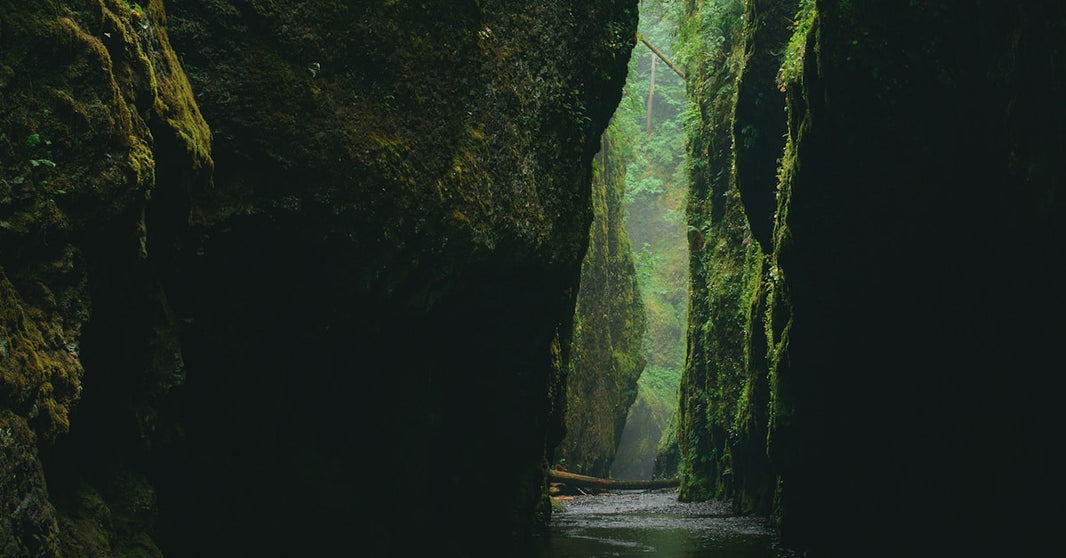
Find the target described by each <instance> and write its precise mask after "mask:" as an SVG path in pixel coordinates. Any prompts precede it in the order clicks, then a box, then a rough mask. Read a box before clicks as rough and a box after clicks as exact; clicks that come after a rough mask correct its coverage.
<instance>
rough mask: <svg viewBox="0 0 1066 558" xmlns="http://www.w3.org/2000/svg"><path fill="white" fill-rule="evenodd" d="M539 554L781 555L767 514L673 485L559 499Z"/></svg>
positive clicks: (567, 557)
mask: <svg viewBox="0 0 1066 558" xmlns="http://www.w3.org/2000/svg"><path fill="white" fill-rule="evenodd" d="M561 502H562V503H563V504H564V505H565V506H566V510H565V511H557V512H555V513H554V514H553V515H552V526H551V535H550V537H548V538H547V540H546V541H544V543H545V544H544V545H543V548H542V549H540V552H541V553H540V554H539V556H540V557H541V558H593V557H616V556H617V557H628V556H642V557H647V556H656V557H666V558H680V557H685V558H689V557H691V558H695V557H700V558H703V557H716V558H785V557H791V556H794V555H793V554H791V553H789V552H788V551H787V550H786V549H784V548H782V547H781V546H780V545H779V544H778V542H777V540H776V537H775V536H774V532H773V529H772V528H771V526H770V524H769V522H768V521H767V519H765V518H760V517H750V516H737V515H734V514H733V513H731V511H730V509H729V505H728V504H726V503H724V502H715V501H712V502H693V503H681V502H678V501H677V489H676V488H668V489H661V490H651V491H636V490H634V491H618V492H614V493H611V494H597V495H586V496H575V497H574V499H573V500H562V501H561Z"/></svg>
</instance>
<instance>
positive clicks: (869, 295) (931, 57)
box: [678, 1, 1066, 556]
mask: <svg viewBox="0 0 1066 558" xmlns="http://www.w3.org/2000/svg"><path fill="white" fill-rule="evenodd" d="M746 4H747V8H746V9H747V12H746V13H747V17H746V18H745V25H746V30H745V31H744V33H745V36H744V39H743V41H744V44H746V45H747V47H746V50H745V51H744V54H743V56H742V57H741V56H736V55H735V54H734V53H735V52H736V51H735V50H732V49H731V47H729V46H726V47H724V48H722V49H721V50H720V51H719V52H720V53H721V54H720V57H718V58H712V59H711V60H712V61H713V62H714V63H715V65H712V66H711V67H712V68H717V70H715V71H716V72H719V73H720V72H722V71H724V70H725V69H726V68H732V67H734V62H736V67H738V68H740V69H739V70H738V72H739V76H740V77H739V82H736V83H737V85H736V91H737V93H736V94H737V97H736V98H735V99H728V97H729V95H731V92H730V90H729V88H730V87H731V85H730V83H731V82H729V81H728V74H726V78H725V81H724V82H719V83H720V85H714V83H715V82H714V81H713V79H711V80H708V79H706V77H703V79H701V80H697V81H696V82H695V84H697V85H701V86H705V85H706V84H711V85H712V87H710V88H709V89H705V90H701V89H695V91H696V96H695V100H696V101H697V102H699V103H700V105H699V106H701V107H708V108H709V109H710V110H706V111H705V112H704V114H703V115H702V117H701V119H700V122H701V126H702V127H700V128H699V129H698V131H699V132H700V133H699V134H696V135H694V138H695V139H694V141H693V144H692V145H694V146H695V147H697V148H698V149H703V150H705V151H702V152H701V151H698V150H697V151H694V155H695V156H697V159H696V160H694V161H693V165H694V170H695V172H694V173H693V176H694V189H693V194H694V196H693V202H695V203H697V204H699V203H700V201H701V200H703V199H708V200H718V199H721V201H722V202H727V201H728V200H739V202H742V205H741V206H740V207H741V209H740V210H741V211H742V212H743V213H744V214H745V217H746V221H747V222H748V223H750V224H751V226H750V230H751V232H752V236H753V237H754V239H755V240H757V241H758V243H759V244H760V245H761V247H762V252H764V253H766V254H767V256H765V257H760V256H758V254H757V253H754V254H752V256H751V257H752V258H753V259H748V260H742V259H741V258H738V257H736V256H733V257H730V256H729V254H730V253H733V254H736V253H737V252H731V251H730V250H731V249H732V250H735V248H731V247H736V246H743V245H744V242H745V240H744V236H743V234H742V233H744V232H746V230H747V229H746V228H745V227H744V226H743V225H744V223H742V222H741V221H740V218H739V217H737V218H736V219H737V221H735V223H736V225H735V227H734V229H733V230H737V231H740V232H739V233H738V235H737V236H736V237H735V238H734V239H733V240H731V239H730V237H729V235H728V234H727V231H728V230H729V229H724V230H723V229H722V228H721V227H719V228H713V229H710V230H711V231H712V233H713V234H712V235H708V234H707V233H706V232H705V231H703V230H702V229H701V226H700V225H701V223H702V221H695V222H690V226H691V227H693V228H691V229H690V240H691V241H692V242H693V248H694V249H693V254H694V256H693V268H692V269H693V278H694V282H693V299H692V300H693V303H692V316H693V321H692V322H691V323H690V330H691V332H695V334H694V333H691V332H690V337H689V345H690V349H689V360H688V364H687V367H686V376H685V379H684V382H683V386H682V390H683V393H682V396H681V404H682V408H683V409H685V413H684V414H683V415H682V416H681V417H680V418H681V420H680V424H679V428H678V444H679V450H680V451H681V457H682V461H683V465H682V468H683V471H684V472H686V476H685V479H684V483H683V485H682V494H683V495H685V496H686V497H704V496H717V497H725V498H730V499H732V500H733V501H734V503H735V504H737V507H738V509H742V510H751V511H766V510H768V509H769V508H770V507H771V506H772V510H773V514H774V517H775V519H776V522H777V525H778V526H779V527H780V529H781V533H782V535H783V537H784V539H785V542H786V543H787V544H790V545H793V546H795V547H798V548H800V549H802V550H803V551H805V552H807V553H808V555H813V556H882V555H899V554H901V553H912V552H918V553H922V554H935V555H958V554H963V553H977V554H982V555H987V554H1010V553H1019V552H1020V553H1023V554H1032V555H1047V553H1048V552H1051V549H1052V548H1054V547H1055V546H1057V544H1056V543H1055V542H1054V540H1053V536H1052V535H1049V534H1050V533H1053V532H1054V527H1053V523H1054V520H1051V519H1050V518H1051V517H1054V516H1055V513H1054V512H1053V511H1052V510H1054V509H1055V507H1056V506H1057V505H1058V502H1061V491H1059V490H1057V489H1056V488H1055V485H1056V482H1055V481H1054V474H1053V472H1052V463H1053V461H1051V460H1050V454H1049V453H1048V449H1049V447H1050V446H1049V444H1051V445H1053V442H1052V440H1053V439H1054V437H1055V435H1056V432H1057V429H1058V426H1057V425H1058V424H1061V418H1062V417H1061V412H1060V411H1059V410H1058V406H1057V404H1056V397H1057V395H1056V393H1057V390H1058V387H1059V386H1061V379H1060V378H1059V374H1058V373H1057V372H1056V370H1057V362H1058V360H1059V359H1058V358H1057V356H1056V355H1055V352H1056V350H1055V349H1054V347H1055V346H1056V343H1057V341H1056V339H1058V338H1059V337H1061V332H1062V327H1061V324H1060V319H1059V317H1060V316H1061V314H1062V311H1063V309H1064V307H1066V299H1064V297H1063V296H1062V293H1061V289H1058V288H1057V287H1055V286H1054V282H1053V281H1052V282H1049V281H1048V280H1047V278H1048V277H1057V276H1059V275H1061V273H1062V271H1063V268H1064V267H1066V258H1064V257H1063V254H1064V253H1066V251H1064V248H1066V230H1064V225H1063V223H1064V222H1066V221H1064V220H1063V217H1064V215H1063V207H1062V204H1061V200H1060V198H1061V196H1062V192H1063V187H1064V184H1066V165H1064V163H1063V160H1062V159H1061V157H1059V156H1058V155H1057V154H1061V153H1062V152H1063V150H1062V149H1063V142H1064V141H1066V127H1064V117H1063V114H1064V113H1063V111H1062V110H1061V109H1060V108H1059V107H1058V104H1059V103H1058V100H1057V99H1058V98H1059V96H1060V94H1061V93H1062V91H1063V87H1064V85H1066V72H1064V70H1066V67H1064V65H1066V62H1064V58H1063V52H1064V49H1066V42H1064V41H1063V39H1062V37H1063V34H1062V31H1063V29H1064V28H1066V27H1064V25H1066V8H1063V7H1060V6H1059V5H1057V4H1056V5H1054V6H1053V5H1052V4H1050V3H1045V2H1015V3H1012V4H1010V5H1007V4H1005V3H1002V4H1001V3H992V4H989V3H979V4H973V3H965V2H947V3H945V2H939V3H932V2H907V3H903V2H899V3H889V2H851V1H848V2H846V1H818V2H814V3H810V2H802V3H799V2H792V3H784V2H758V1H751V2H747V3H746ZM787 4H790V5H787ZM723 5H724V4H721V3H714V4H709V3H706V4H703V5H701V4H700V3H699V2H696V3H690V8H697V11H696V12H690V15H691V14H695V15H696V16H697V17H696V18H695V19H690V22H692V21H695V22H700V23H701V24H704V25H705V24H706V23H707V22H708V21H711V22H713V21H717V20H715V19H713V17H712V16H717V15H720V13H721V12H720V11H716V10H720V9H721V7H722V6H723ZM788 13H796V14H797V15H796V16H795V17H792V18H790V19H791V21H792V28H793V30H794V31H795V34H794V36H793V37H792V39H791V40H790V39H789V37H787V36H784V35H785V34H783V33H781V32H780V27H779V26H777V25H775V24H774V23H773V22H772V21H771V22H767V21H765V20H764V19H761V18H763V17H767V16H768V15H770V16H772V17H777V16H779V15H780V14H788ZM770 35H772V37H771V36H770ZM716 36H718V37H721V38H723V39H725V41H724V42H723V43H721V44H725V45H729V44H730V43H729V40H730V39H733V40H736V39H735V36H734V35H733V34H731V33H730V32H729V31H728V30H727V29H725V28H721V27H720V28H718V31H717V35H716ZM767 39H769V42H766V40H767ZM731 44H733V45H737V44H740V43H739V42H733V43H731ZM733 48H735V46H734V47H733ZM704 52H711V53H712V54H713V51H706V50H705V51H704ZM760 53H769V54H771V55H773V56H776V57H778V64H779V68H780V69H779V70H778V71H777V72H774V70H773V66H774V65H773V64H770V63H769V62H768V61H767V60H765V59H760V56H761V54H760ZM694 67H695V68H697V69H698V68H699V67H700V66H698V65H697V66H694ZM716 75H719V74H715V73H713V72H712V74H711V77H712V78H714V76H716ZM773 78H776V81H775V79H773ZM692 85H693V81H692V80H691V79H690V87H692ZM782 95H783V96H784V98H785V99H786V100H787V110H786V111H782V110H781V108H782V107H781V106H780V102H779V99H780V98H781V97H780V96H782ZM716 96H717V98H721V97H723V96H724V97H725V98H726V99H725V101H723V102H717V104H716V101H715V99H716ZM774 115H777V116H776V117H775V116H774ZM777 119H781V120H777ZM782 120H783V121H784V122H785V123H786V124H787V130H788V135H787V138H786V145H785V146H784V147H783V149H782V148H778V149H780V151H779V153H778V155H777V156H776V157H777V158H779V159H780V163H777V162H776V161H774V160H772V159H773V158H772V157H771V156H770V153H771V152H772V149H771V148H770V147H769V146H768V143H764V142H763V141H762V139H763V134H764V132H765V131H766V130H777V129H779V127H780V125H781V122H782ZM730 129H731V132H732V138H731V141H729V140H725V141H720V140H715V139H714V138H715V137H720V136H724V130H730ZM704 130H719V132H718V133H717V134H718V135H717V136H716V135H715V134H714V133H712V134H711V135H710V136H708V137H709V138H710V139H706V140H703V139H701V138H702V137H704V136H702V135H700V134H702V133H703V131H704ZM775 140H776V138H775ZM727 143H729V144H730V145H726V144H727ZM716 153H724V154H723V155H716ZM701 155H702V157H700V156H701ZM733 161H735V163H736V166H735V167H733V166H732V165H731V163H732V162H733ZM705 162H707V163H709V164H710V165H711V167H712V169H713V170H712V171H710V172H709V173H704V171H703V170H702V168H701V165H703V164H705ZM774 167H776V168H777V173H776V178H775V179H774V180H775V182H768V179H767V178H766V177H769V176H772V174H771V173H770V172H769V171H770V169H771V168H774ZM733 168H735V172H730V169H733ZM703 176H711V177H721V178H720V180H721V181H722V182H723V183H725V182H727V181H729V180H733V181H734V183H733V184H731V185H729V186H728V187H725V186H723V187H721V188H720V189H719V190H718V193H719V196H720V198H717V197H709V196H704V192H705V191H713V190H711V189H709V188H708V187H707V186H706V185H705V184H706V181H704V180H702V179H701V177H703ZM758 177H763V178H761V179H760V178H758ZM710 184H712V185H713V184H714V182H713V181H712V182H710ZM775 188H776V190H777V193H776V203H777V205H776V212H775V213H774V214H773V215H772V216H768V214H767V211H766V203H765V199H766V195H767V194H766V193H767V192H772V191H774V189H775ZM690 207H692V206H690ZM715 207H716V206H715V204H714V203H708V204H705V205H704V206H703V207H700V206H696V208H695V210H692V209H690V213H689V215H690V219H692V218H695V219H704V220H708V219H709V222H710V223H712V224H713V223H716V222H721V223H728V222H729V215H731V214H732V213H731V211H736V209H735V208H734V207H733V206H731V205H729V204H728V203H720V204H718V205H717V209H716V208H715ZM768 217H772V219H773V221H772V222H773V229H772V235H771V236H769V243H767V242H766V239H767V233H766V231H765V230H764V231H763V232H759V229H760V228H765V220H766V219H767V218H768ZM716 219H717V220H716ZM693 229H695V230H693ZM697 231H698V232H697ZM708 236H710V238H711V239H714V241H717V243H718V244H717V248H715V249H713V250H708V249H707V248H706V247H705V243H706V241H707V238H708ZM738 241H739V242H738ZM701 247H702V249H699V248H701ZM697 249H699V250H697ZM741 261H744V262H746V263H744V265H736V264H731V263H730V262H741ZM759 261H761V264H758V265H754V266H752V265H750V263H751V262H759ZM731 272H732V273H735V274H736V275H734V277H733V278H729V279H727V278H726V275H727V274H729V273H731ZM714 293H722V296H720V297H717V298H716V297H715V296H713V295H714ZM744 316H747V317H746V318H745V317H744ZM745 319H746V320H747V323H746V325H739V322H743V321H744V320H745ZM730 324H738V325H733V326H731V325H730ZM719 333H720V334H721V335H718V334H719ZM741 355H743V360H742V361H741ZM708 362H710V363H713V365H714V366H711V365H708V364H705V363H708ZM730 363H737V364H734V365H733V366H732V368H727V366H729V364H730ZM716 370H717V372H715V371H716ZM723 370H738V371H740V372H737V373H735V374H734V375H733V376H732V377H729V376H728V375H725V374H723V372H722V371H723ZM686 448H688V449H686ZM723 455H724V456H725V458H724V459H723V457H722V456H723ZM916 549H917V550H916Z"/></svg>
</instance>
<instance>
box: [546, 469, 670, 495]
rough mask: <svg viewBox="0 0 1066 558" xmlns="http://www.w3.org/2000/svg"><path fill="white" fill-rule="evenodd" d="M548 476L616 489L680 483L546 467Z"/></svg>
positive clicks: (565, 481) (668, 480)
mask: <svg viewBox="0 0 1066 558" xmlns="http://www.w3.org/2000/svg"><path fill="white" fill-rule="evenodd" d="M548 478H550V479H551V480H552V481H554V482H561V483H565V484H568V485H571V486H580V487H585V488H614V489H618V490H625V489H640V488H670V487H673V486H677V485H679V484H680V483H681V481H679V480H678V479H657V480H618V479H601V478H597V477H589V476H586V475H578V474H575V473H568V472H566V471H558V470H556V469H548Z"/></svg>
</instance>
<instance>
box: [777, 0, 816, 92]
mask: <svg viewBox="0 0 1066 558" xmlns="http://www.w3.org/2000/svg"><path fill="white" fill-rule="evenodd" d="M814 15H815V7H814V0H802V1H801V2H800V7H799V10H798V11H797V12H796V17H795V18H793V19H792V38H790V39H789V40H788V46H786V47H785V54H784V57H783V58H782V60H781V70H780V71H779V72H778V73H777V86H778V87H779V88H780V89H781V91H782V92H784V90H785V88H786V87H787V86H788V84H789V83H790V82H792V81H795V80H796V79H798V78H799V75H800V72H802V71H803V55H804V54H805V50H806V46H807V33H808V32H809V31H810V30H811V26H812V25H814Z"/></svg>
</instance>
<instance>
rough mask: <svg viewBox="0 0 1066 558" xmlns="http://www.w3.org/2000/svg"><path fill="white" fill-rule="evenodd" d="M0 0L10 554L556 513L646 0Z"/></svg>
mask: <svg viewBox="0 0 1066 558" xmlns="http://www.w3.org/2000/svg"><path fill="white" fill-rule="evenodd" d="M0 8H2V9H0V95H2V97H0V99H2V103H3V107H4V111H3V115H2V116H0V126H2V134H0V169H2V172H3V174H2V176H0V299H2V301H3V304H2V306H0V455H2V456H3V460H2V461H0V472H2V473H3V480H0V511H2V512H3V513H2V514H0V554H3V555H4V556H37V555H41V556H61V555H62V556H83V555H111V554H119V553H121V554H127V555H144V556H155V555H160V554H165V555H168V556H191V555H197V556H200V555H204V554H205V553H206V554H208V555H236V554H244V555H263V556H269V555H294V554H295V555H306V554H308V553H312V554H313V553H316V552H323V551H345V550H348V549H353V548H358V549H361V550H360V552H361V553H363V552H365V553H366V554H368V555H381V554H389V553H403V552H404V550H405V549H407V548H408V547H410V546H411V545H418V546H421V545H422V543H423V542H424V540H426V539H434V540H437V541H439V544H438V545H436V546H437V547H438V550H440V552H442V553H445V554H451V553H461V552H462V549H463V545H464V540H463V539H464V538H465V537H466V536H470V537H473V536H478V537H481V536H484V535H488V536H489V537H490V539H492V540H495V541H497V542H505V541H510V540H512V539H513V538H515V537H516V536H517V537H521V536H523V535H525V534H529V533H530V532H532V531H533V530H534V529H535V527H536V526H537V525H543V523H544V521H546V519H547V516H548V514H549V513H550V512H549V508H548V506H547V503H546V499H545V495H544V494H545V488H546V487H545V486H544V482H545V476H544V467H545V464H546V461H545V457H546V451H547V450H548V449H549V448H551V447H554V446H555V444H556V443H557V442H558V441H559V439H560V438H561V435H562V423H561V421H562V417H561V411H562V407H563V405H562V397H563V376H564V370H565V366H566V361H567V356H568V355H567V350H568V346H569V336H570V320H571V317H572V315H573V311H574V304H575V297H576V293H577V284H578V277H579V269H580V263H581V260H582V258H583V256H584V253H585V249H586V245H587V242H588V233H589V224H590V220H591V215H592V214H591V206H590V199H589V196H590V194H589V192H590V188H589V181H590V162H591V160H592V157H593V154H594V153H595V152H596V151H597V150H598V148H599V139H600V134H601V132H602V131H603V129H604V128H605V127H606V124H607V121H608V119H609V117H610V114H611V112H612V110H613V107H614V106H615V105H616V104H617V102H618V99H619V96H620V91H621V87H622V84H623V82H624V78H625V71H626V62H627V61H628V58H629V51H630V49H631V48H632V46H633V42H634V39H633V36H634V29H635V26H636V17H637V10H636V6H635V3H634V2H629V1H618V2H615V1H599V2H590V3H582V4H581V5H580V6H576V5H572V3H568V2H556V1H550V0H548V1H538V2H503V1H501V2H474V1H468V2H424V3H418V2H413V3H411V2H385V3H381V2H331V1H325V0H323V1H307V2H296V1H286V0H277V1H233V2H226V1H217V0H212V1H202V2H197V1H194V2H182V3H174V4H167V5H166V6H164V5H163V2H161V1H159V0H153V1H151V2H148V3H147V4H146V5H143V6H139V5H136V4H133V5H130V4H127V3H125V2H119V1H111V0H104V1H84V2H79V1H70V2H57V1H46V2H37V3H32V4H23V3H14V2H6V1H5V2H3V4H2V6H0ZM488 470H491V471H493V472H494V474H495V475H497V476H496V477H495V479H494V481H493V486H495V487H504V488H502V489H498V490H494V492H493V496H492V498H491V499H489V500H488V501H487V502H484V504H485V505H486V506H487V507H488V508H489V509H486V510H483V511H484V513H479V518H480V519H479V520H478V523H477V528H476V530H474V529H471V527H470V525H469V524H468V521H467V520H466V519H464V517H465V516H464V514H462V513H460V511H461V507H462V498H463V494H464V492H466V491H470V490H478V487H479V483H480V482H481V479H480V475H482V474H484V473H485V472H486V471H488ZM367 510H369V512H370V513H369V514H366V513H364V512H366V511H367ZM475 531H476V532H475ZM190 533H195V534H196V536H195V537H190V536H189V534H190Z"/></svg>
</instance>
